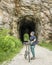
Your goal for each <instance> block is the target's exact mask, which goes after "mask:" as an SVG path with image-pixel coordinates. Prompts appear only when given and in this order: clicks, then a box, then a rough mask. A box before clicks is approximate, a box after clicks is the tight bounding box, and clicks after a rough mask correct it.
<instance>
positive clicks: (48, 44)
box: [39, 42, 52, 51]
mask: <svg viewBox="0 0 52 65" xmlns="http://www.w3.org/2000/svg"><path fill="white" fill-rule="evenodd" d="M39 45H40V46H42V47H45V48H47V49H49V50H51V51H52V43H45V42H44V43H43V42H42V43H39Z"/></svg>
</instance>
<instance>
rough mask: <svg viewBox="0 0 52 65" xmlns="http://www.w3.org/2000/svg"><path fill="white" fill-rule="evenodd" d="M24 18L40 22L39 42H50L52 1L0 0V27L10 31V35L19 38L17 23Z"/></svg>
mask: <svg viewBox="0 0 52 65" xmlns="http://www.w3.org/2000/svg"><path fill="white" fill-rule="evenodd" d="M25 16H27V17H29V16H32V18H34V19H36V20H37V18H38V19H39V20H40V21H39V22H38V23H39V24H38V23H37V25H38V29H37V32H38V39H39V40H42V39H43V38H44V39H45V40H48V41H52V0H0V27H5V28H8V29H10V30H11V34H12V35H14V36H16V37H19V31H18V30H19V26H20V24H19V21H20V20H21V19H22V18H23V17H25ZM36 22H37V21H36ZM17 23H18V24H17Z"/></svg>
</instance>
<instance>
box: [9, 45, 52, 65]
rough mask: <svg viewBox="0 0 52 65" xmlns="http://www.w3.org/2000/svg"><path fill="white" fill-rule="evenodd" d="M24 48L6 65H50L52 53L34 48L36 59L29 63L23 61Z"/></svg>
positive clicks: (38, 47) (40, 48)
mask: <svg viewBox="0 0 52 65" xmlns="http://www.w3.org/2000/svg"><path fill="white" fill-rule="evenodd" d="M24 51H25V47H24V48H23V49H22V51H21V52H20V53H19V54H18V55H16V56H15V57H14V58H13V59H12V60H11V62H10V63H9V64H8V65H52V51H49V50H47V49H45V48H42V47H40V46H36V48H35V53H36V59H35V60H31V62H30V63H29V62H28V61H27V60H25V59H24Z"/></svg>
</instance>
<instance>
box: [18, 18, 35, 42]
mask: <svg viewBox="0 0 52 65" xmlns="http://www.w3.org/2000/svg"><path fill="white" fill-rule="evenodd" d="M27 29H28V34H29V36H30V32H31V31H34V32H35V29H36V23H34V21H33V20H27V19H22V20H21V21H20V27H19V35H20V39H21V41H22V42H23V41H24V39H23V35H24V33H25V32H26V30H27Z"/></svg>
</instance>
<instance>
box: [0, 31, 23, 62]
mask: <svg viewBox="0 0 52 65" xmlns="http://www.w3.org/2000/svg"><path fill="white" fill-rule="evenodd" d="M2 31H3V32H2ZM2 31H0V34H1V35H0V62H3V61H5V60H8V59H11V58H12V57H13V56H14V55H15V54H16V53H18V52H19V51H20V49H21V48H22V42H21V41H20V39H17V38H15V37H13V36H9V35H8V34H6V33H7V32H6V30H2Z"/></svg>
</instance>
